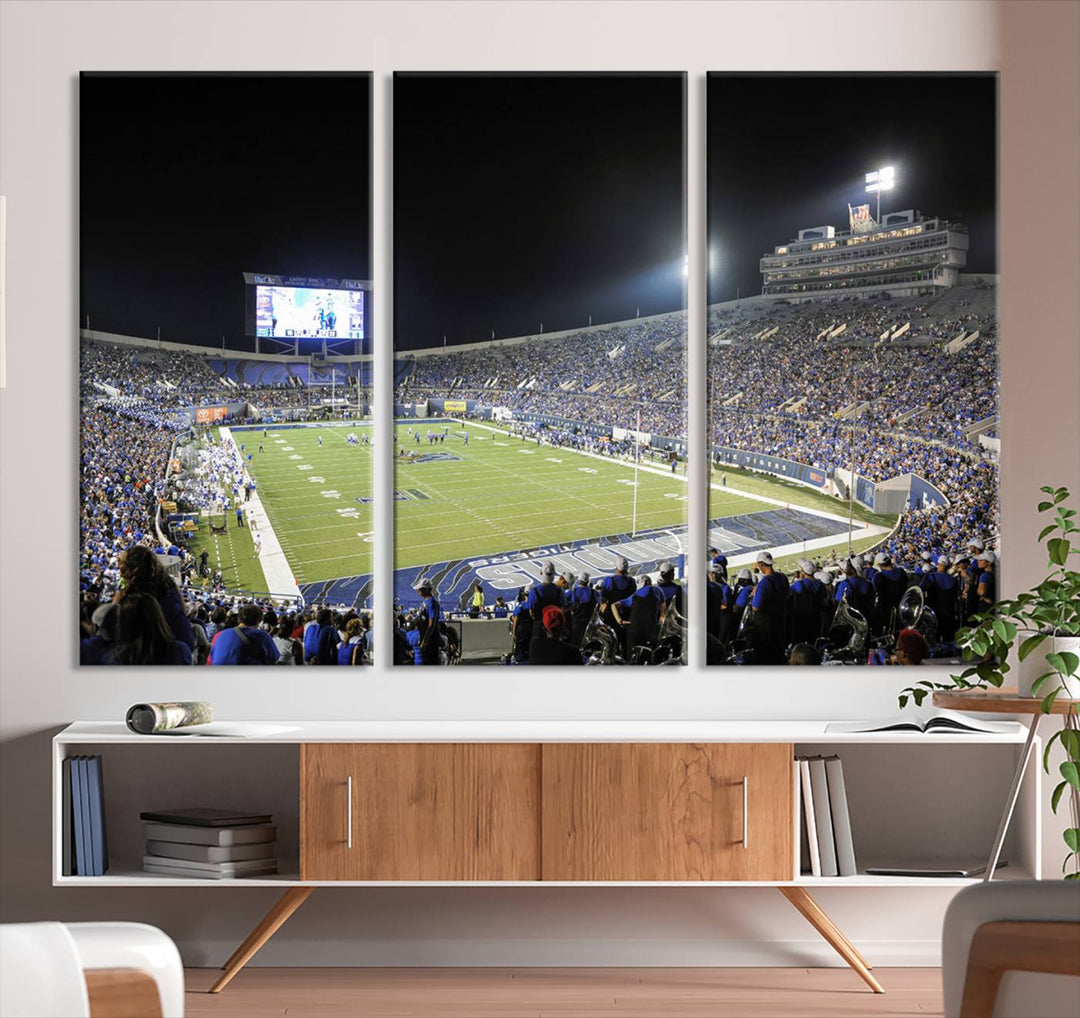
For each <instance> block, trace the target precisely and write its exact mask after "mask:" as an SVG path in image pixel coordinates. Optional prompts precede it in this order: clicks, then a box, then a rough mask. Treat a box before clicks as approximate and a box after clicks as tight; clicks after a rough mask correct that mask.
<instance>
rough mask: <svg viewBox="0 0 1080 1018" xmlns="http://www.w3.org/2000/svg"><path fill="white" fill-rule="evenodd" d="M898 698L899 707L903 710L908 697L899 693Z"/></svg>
mask: <svg viewBox="0 0 1080 1018" xmlns="http://www.w3.org/2000/svg"><path fill="white" fill-rule="evenodd" d="M898 700H899V703H900V709H901V710H903V709H904V708H905V707H906V706H907V702H908V698H907V696H905V695H904V694H903V693H901V694H900V696H899V698H898Z"/></svg>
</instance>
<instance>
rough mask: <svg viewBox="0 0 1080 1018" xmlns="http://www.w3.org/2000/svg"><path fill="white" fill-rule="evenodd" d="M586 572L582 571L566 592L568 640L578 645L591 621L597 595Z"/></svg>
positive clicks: (597, 599) (597, 598)
mask: <svg viewBox="0 0 1080 1018" xmlns="http://www.w3.org/2000/svg"><path fill="white" fill-rule="evenodd" d="M589 581H590V577H589V574H588V573H582V574H581V575H580V576H579V577H578V579H577V583H575V584H574V586H573V587H571V588H570V589H569V590H568V591H567V592H566V603H567V612H568V613H569V615H570V642H571V643H572V644H573V645H574V646H575V647H580V646H581V643H582V640H583V639H584V638H585V630H586V628H588V625H589V623H590V622H591V621H592V617H593V612H594V611H595V610H596V605H597V602H598V601H599V595H598V594H597V593H596V590H595V589H594V588H593V585H592V583H590V582H589Z"/></svg>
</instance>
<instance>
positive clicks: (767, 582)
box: [750, 551, 790, 664]
mask: <svg viewBox="0 0 1080 1018" xmlns="http://www.w3.org/2000/svg"><path fill="white" fill-rule="evenodd" d="M757 564H758V569H759V570H760V571H761V579H759V580H758V581H757V585H756V586H755V587H754V596H753V599H752V600H751V602H750V605H751V607H752V608H753V611H754V662H755V663H756V664H783V663H784V646H785V634H784V622H785V618H786V615H787V600H788V595H789V593H790V587H789V584H788V580H787V577H786V576H785V575H784V574H783V573H780V572H777V571H776V570H775V569H774V568H773V557H772V555H771V554H770V553H769V552H767V551H762V552H758V557H757Z"/></svg>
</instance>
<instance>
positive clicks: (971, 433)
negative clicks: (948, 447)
mask: <svg viewBox="0 0 1080 1018" xmlns="http://www.w3.org/2000/svg"><path fill="white" fill-rule="evenodd" d="M1000 423H1001V417H1000V416H999V415H998V414H994V415H993V416H991V417H984V418H983V419H982V420H981V421H976V422H975V423H974V424H972V425H969V426H968V427H966V428H964V438H966V439H967V440H968V441H969V442H971V441H974V440H975V439H976V438H977V437H978V436H979V435H981V434H982V433H983V432H984V431H989V430H990V429H991V428H995V427H997V426H998V425H999V424H1000Z"/></svg>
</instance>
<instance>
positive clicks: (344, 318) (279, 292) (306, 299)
mask: <svg viewBox="0 0 1080 1018" xmlns="http://www.w3.org/2000/svg"><path fill="white" fill-rule="evenodd" d="M244 282H245V283H246V284H247V286H246V289H247V291H248V293H247V299H246V302H245V303H246V307H247V334H248V335H249V336H254V337H256V339H260V340H274V341H276V342H277V343H281V344H286V345H289V346H293V347H294V348H296V349H297V352H300V349H299V348H300V345H301V344H304V345H309V342H310V341H311V340H315V341H318V342H319V343H320V344H321V343H323V342H327V341H329V342H330V343H333V344H337V343H339V342H341V341H346V342H350V343H352V344H356V345H362V344H363V343H364V340H365V339H366V338H367V336H368V332H369V330H368V328H367V317H366V315H367V312H368V307H367V304H368V301H367V297H368V295H369V292H370V289H371V284H370V282H368V281H367V280H363V279H324V278H316V277H311V276H279V275H274V274H272V273H266V272H245V273H244Z"/></svg>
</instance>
